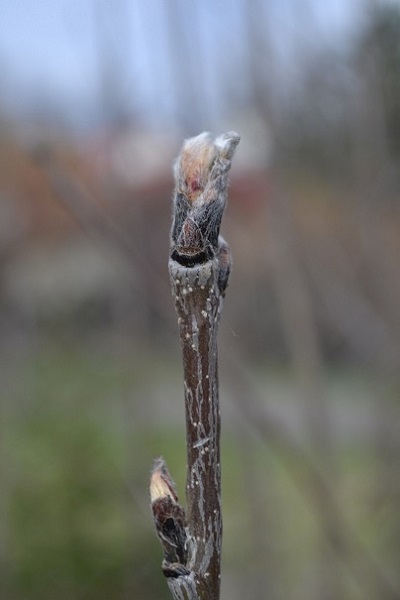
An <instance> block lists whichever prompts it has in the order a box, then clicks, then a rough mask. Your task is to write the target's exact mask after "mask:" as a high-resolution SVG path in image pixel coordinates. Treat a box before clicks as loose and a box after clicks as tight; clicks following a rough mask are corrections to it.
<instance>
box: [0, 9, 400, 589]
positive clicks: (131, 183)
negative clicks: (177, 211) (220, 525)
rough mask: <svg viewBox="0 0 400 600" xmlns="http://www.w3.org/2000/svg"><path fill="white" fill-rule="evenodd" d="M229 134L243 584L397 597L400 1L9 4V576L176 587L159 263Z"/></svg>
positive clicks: (236, 499)
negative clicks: (162, 493) (188, 150)
mask: <svg viewBox="0 0 400 600" xmlns="http://www.w3.org/2000/svg"><path fill="white" fill-rule="evenodd" d="M228 129H235V130H237V131H238V132H239V133H240V134H241V136H242V141H241V144H240V146H239V148H238V152H237V155H236V157H235V159H234V165H233V168H232V176H231V186H230V201H229V205H228V209H227V211H226V215H225V217H224V223H223V234H224V237H225V238H226V239H227V240H228V241H229V243H230V246H231V249H232V253H233V256H234V271H233V274H232V277H231V284H230V288H229V290H228V294H227V298H226V302H225V308H224V314H223V319H222V324H221V332H220V344H219V345H220V371H221V373H220V380H221V403H222V418H223V506H224V562H223V575H222V582H223V588H222V589H223V594H222V597H223V599H224V600H228V599H229V600H239V599H241V598H246V599H247V598H248V599H264V598H265V599H267V600H275V599H286V598H294V599H296V600H297V599H304V600H329V599H332V600H340V599H343V600H349V599H350V600H353V599H354V600H378V599H379V600H382V599H388V598H390V599H392V598H399V597H400V575H399V565H400V508H399V507H400V401H399V400H400V398H399V395H400V394H399V392H400V376H399V368H400V272H399V256H400V180H399V159H400V3H399V2H395V1H389V0H386V1H383V0H382V1H378V0H375V1H374V0H351V1H349V0H331V1H330V2H322V1H320V0H264V1H263V0H248V1H247V2H246V1H245V0H218V1H211V0H202V1H200V0H195V1H193V2H185V0H168V1H167V0H149V1H147V2H145V1H143V2H139V1H137V0H136V1H134V0H131V1H129V0H114V1H111V0H110V1H108V0H80V1H78V0H53V1H50V0H35V2H30V1H29V0H13V1H12V0H0V290H1V292H0V381H1V403H0V446H1V449H0V598H1V599H4V600H17V599H18V600H36V599H40V600H47V599H48V600H50V599H51V600H53V599H54V598H57V599H58V600H95V599H96V600H99V599H107V600H128V599H129V600H132V599H135V600H153V599H154V600H156V599H157V600H161V599H165V600H167V599H168V598H169V593H168V590H167V586H166V583H165V581H164V578H163V576H162V573H161V569H160V565H161V558H162V557H161V549H160V547H159V544H158V541H157V539H156V537H155V534H154V531H153V523H152V518H151V512H150V508H149V498H148V479H149V472H150V469H151V466H152V461H153V459H154V458H155V457H157V456H159V455H161V454H162V455H163V456H164V457H165V458H166V459H167V462H168V464H169V467H170V469H171V471H172V473H173V475H174V477H175V479H176V482H177V486H178V490H179V492H180V495H181V496H182V497H183V496H184V494H183V490H184V478H185V442H184V415H183V384H182V371H181V356H180V347H179V340H178V335H177V327H176V318H175V314H174V308H173V303H172V299H171V296H170V290H169V282H168V272H167V259H168V245H169V241H168V237H169V228H170V213H171V208H170V198H171V192H172V186H173V181H172V175H171V165H172V161H173V159H174V157H175V156H176V155H177V153H178V151H179V147H180V145H181V143H182V140H183V139H184V138H185V137H188V136H191V135H195V134H197V133H199V132H200V131H203V130H209V131H212V132H214V133H216V134H218V133H220V132H222V131H225V130H228Z"/></svg>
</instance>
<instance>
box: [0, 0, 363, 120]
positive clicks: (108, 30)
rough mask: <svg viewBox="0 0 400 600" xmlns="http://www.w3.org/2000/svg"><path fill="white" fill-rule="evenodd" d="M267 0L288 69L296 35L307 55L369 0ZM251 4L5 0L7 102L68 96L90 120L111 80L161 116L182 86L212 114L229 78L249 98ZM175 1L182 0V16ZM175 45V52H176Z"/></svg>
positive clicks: (74, 111)
mask: <svg viewBox="0 0 400 600" xmlns="http://www.w3.org/2000/svg"><path fill="white" fill-rule="evenodd" d="M262 4H263V5H264V9H265V8H268V15H269V19H270V23H272V28H271V29H270V32H271V31H272V34H271V33H270V34H269V37H270V38H271V40H272V43H273V44H274V49H275V50H274V51H275V53H276V60H277V61H281V64H282V65H283V69H284V70H285V69H288V70H290V68H291V67H293V64H294V61H295V60H297V59H301V57H300V56H298V54H299V52H298V48H299V45H300V47H303V50H304V55H305V56H307V52H308V53H311V54H312V53H313V52H317V51H318V49H319V48H321V47H322V46H329V45H330V44H337V42H338V39H339V40H340V39H341V38H343V36H344V37H348V36H349V35H350V36H351V33H352V31H353V29H354V26H355V23H356V22H357V18H358V16H360V15H361V16H362V7H363V6H364V5H365V2H364V1H363V0H330V1H329V2H325V1H322V0H320V1H319V0H279V1H278V0H269V1H268V2H267V1H265V2H264V3H262ZM252 5H253V2H252V0H193V1H191V2H185V1H184V0H141V1H139V0H136V1H130V0H97V1H96V0H34V1H30V0H0V17H1V18H0V78H1V79H0V86H1V88H0V89H1V90H2V92H0V107H1V106H3V107H5V110H6V111H10V110H17V111H18V110H19V111H22V112H23V111H27V110H30V109H33V108H34V109H40V108H42V109H43V111H46V110H50V106H51V105H52V104H53V103H54V104H56V105H57V104H61V105H62V106H63V108H64V109H65V111H66V112H67V114H68V115H69V116H70V118H71V119H75V118H76V117H77V116H79V115H81V117H82V115H83V118H84V119H86V120H88V121H89V122H90V119H93V120H94V121H95V120H96V119H95V115H97V114H98V111H99V107H101V102H100V98H102V97H103V94H102V91H104V87H106V88H112V90H113V93H114V95H117V96H118V97H120V98H121V99H122V102H123V104H125V106H126V107H127V110H128V111H130V110H132V112H133V113H135V114H137V115H139V116H140V118H146V117H148V118H149V120H150V121H151V120H156V121H157V120H158V121H160V122H162V121H163V120H164V119H168V118H169V116H170V115H171V114H173V112H174V107H176V103H177V100H178V99H177V97H176V95H177V90H179V94H182V91H181V90H182V88H183V90H184V91H185V94H187V98H186V104H187V105H188V106H189V107H190V105H191V104H193V103H196V101H198V99H199V98H201V102H199V105H200V106H199V107H198V110H199V111H201V110H203V109H204V111H206V112H207V115H208V116H209V118H210V119H212V118H213V117H215V116H216V115H218V114H219V113H221V112H223V111H224V108H225V107H224V104H223V100H222V99H223V97H224V94H226V91H227V88H229V89H232V90H234V92H235V94H237V97H238V98H239V100H240V99H241V98H242V100H243V101H245V98H246V86H247V74H248V73H247V71H248V69H247V65H246V44H245V40H246V37H245V29H244V27H245V19H244V18H243V17H244V14H245V10H249V9H250V10H251V7H252ZM171 7H172V8H173V7H178V11H177V12H176V13H175V16H174V15H172V14H171V13H170V12H168V11H169V10H170V9H171ZM179 7H181V8H182V7H183V10H179ZM264 13H265V14H266V11H265V10H264ZM177 17H178V18H177ZM302 40H303V42H302ZM171 48H172V51H173V52H175V54H172V56H176V54H178V59H175V58H174V59H173V60H171V59H170V56H171ZM296 55H297V56H296ZM182 65H184V66H185V69H186V68H187V69H188V73H187V74H188V75H189V76H190V80H191V86H189V87H190V89H187V90H186V89H185V86H184V85H183V84H184V81H183V82H182V81H181V87H179V86H178V85H177V83H176V82H177V78H178V79H179V77H181V78H184V77H185V72H184V70H182V69H181V66H182ZM288 72H289V71H288ZM104 73H107V77H106V81H107V83H106V84H104V81H105V79H104ZM110 82H111V83H110ZM108 91H109V89H108ZM102 101H103V102H104V98H103V100H102ZM193 109H194V106H193ZM78 120H79V119H78Z"/></svg>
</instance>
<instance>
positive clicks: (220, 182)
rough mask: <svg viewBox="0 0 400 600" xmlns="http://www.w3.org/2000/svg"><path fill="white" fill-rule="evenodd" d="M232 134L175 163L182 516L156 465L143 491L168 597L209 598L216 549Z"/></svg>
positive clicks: (204, 142) (196, 144) (203, 142)
mask: <svg viewBox="0 0 400 600" xmlns="http://www.w3.org/2000/svg"><path fill="white" fill-rule="evenodd" d="M239 139H240V138H239V136H238V135H237V134H236V133H234V132H229V133H226V134H224V135H221V136H219V137H217V138H216V139H215V140H214V141H213V140H211V138H210V136H209V135H208V134H201V135H199V136H197V137H195V138H191V139H189V140H186V141H185V143H184V144H183V147H182V150H181V153H180V155H179V157H178V159H177V161H176V164H175V180H176V187H175V193H174V214H173V225H172V231H171V255H170V260H169V272H170V277H171V288H172V293H173V296H174V299H175V307H176V311H177V315H178V325H179V334H180V339H181V346H182V356H183V367H184V391H185V413H186V448H187V479H186V502H187V516H186V517H185V513H184V510H183V508H182V507H181V506H180V505H179V503H178V499H177V496H176V492H175V487H174V484H173V482H172V479H171V477H170V475H169V473H168V470H167V467H166V465H165V462H164V461H163V460H162V459H159V460H158V461H156V464H155V467H154V470H153V474H152V480H151V485H150V492H151V499H152V508H153V514H154V519H155V524H156V530H157V533H158V536H159V538H160V541H161V544H162V547H163V551H164V562H163V571H164V575H165V576H166V577H167V581H168V585H169V588H170V590H171V593H172V596H173V598H175V599H177V600H178V599H179V600H186V599H192V598H193V599H196V600H218V598H219V590H220V565H221V544H222V514H221V464H220V429H221V425H220V410H219V400H218V369H217V332H218V324H219V319H220V316H221V311H222V303H223V298H224V295H225V290H226V287H227V284H228V278H229V272H230V264H231V259H230V251H229V247H228V245H227V244H226V242H225V241H224V240H223V239H222V238H221V236H220V235H219V229H220V225H221V219H222V215H223V211H224V208H225V205H226V197H227V178H228V172H229V169H230V166H231V158H232V156H233V154H234V151H235V149H236V146H237V144H238V143H239Z"/></svg>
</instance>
